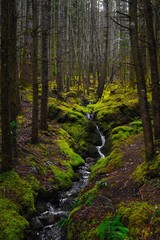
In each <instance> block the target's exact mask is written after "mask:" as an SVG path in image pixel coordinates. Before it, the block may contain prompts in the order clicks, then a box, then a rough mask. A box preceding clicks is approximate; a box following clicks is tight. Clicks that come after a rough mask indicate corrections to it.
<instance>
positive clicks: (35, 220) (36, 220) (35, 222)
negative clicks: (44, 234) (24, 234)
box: [31, 217, 43, 229]
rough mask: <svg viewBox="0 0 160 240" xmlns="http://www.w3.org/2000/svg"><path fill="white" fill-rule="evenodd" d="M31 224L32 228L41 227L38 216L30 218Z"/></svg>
mask: <svg viewBox="0 0 160 240" xmlns="http://www.w3.org/2000/svg"><path fill="white" fill-rule="evenodd" d="M31 225H32V227H33V229H41V228H43V224H42V223H41V221H40V219H39V217H34V218H32V220H31Z"/></svg>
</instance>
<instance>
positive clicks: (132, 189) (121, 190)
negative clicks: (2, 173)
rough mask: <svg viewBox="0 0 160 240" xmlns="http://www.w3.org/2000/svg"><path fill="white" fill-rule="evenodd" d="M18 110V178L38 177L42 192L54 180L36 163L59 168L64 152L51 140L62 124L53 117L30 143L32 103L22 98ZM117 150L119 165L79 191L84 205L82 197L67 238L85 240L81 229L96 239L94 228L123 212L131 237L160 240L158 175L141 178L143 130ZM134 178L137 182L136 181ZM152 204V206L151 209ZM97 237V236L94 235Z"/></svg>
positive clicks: (49, 173) (122, 143) (47, 170)
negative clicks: (119, 159) (120, 154)
mask: <svg viewBox="0 0 160 240" xmlns="http://www.w3.org/2000/svg"><path fill="white" fill-rule="evenodd" d="M21 114H22V116H23V117H22V118H20V121H19V122H20V126H19V129H18V135H17V139H18V150H19V157H18V159H17V162H15V166H14V171H15V172H17V173H18V174H19V175H20V176H21V177H22V178H25V177H27V176H28V175H32V176H34V177H35V178H36V179H38V181H40V183H41V184H42V186H43V187H44V188H45V190H46V192H52V190H53V185H54V184H56V183H55V179H54V178H53V172H51V170H50V169H49V168H48V167H47V166H46V168H45V167H44V168H41V167H40V166H42V165H44V159H46V160H45V163H46V165H47V164H48V163H49V164H50V162H51V163H52V162H54V164H56V166H57V167H62V166H61V164H60V160H65V158H66V156H65V155H64V154H63V153H62V152H60V151H59V149H58V147H57V145H56V144H55V141H56V140H57V139H59V136H58V130H59V129H60V128H61V124H59V123H57V122H56V121H51V122H50V123H49V131H48V132H40V134H39V140H40V143H39V144H38V145H33V144H31V140H30V139H31V102H30V101H26V99H24V101H23V102H22V106H21ZM118 149H119V150H120V151H121V153H122V156H123V157H122V161H123V163H122V164H121V166H120V167H118V168H117V167H116V168H115V169H113V168H112V169H111V170H109V171H106V172H105V171H102V172H100V173H98V174H96V175H95V176H94V177H93V179H91V181H89V183H88V185H87V186H86V187H85V188H84V189H83V190H82V192H81V193H80V199H81V200H82V196H83V195H85V194H87V196H88V203H87V204H86V202H85V204H84V203H83V200H82V201H81V206H78V207H79V208H78V210H77V211H74V212H73V214H72V216H71V220H70V224H69V226H68V238H67V239H69V240H70V239H75V240H83V239H85V237H83V236H82V233H83V232H84V235H85V234H87V232H88V233H89V235H88V237H87V240H89V239H95V238H94V237H95V232H94V230H95V229H97V226H98V225H99V223H101V222H103V220H104V219H106V218H108V217H109V216H113V215H117V214H118V215H122V216H123V215H124V216H125V217H124V218H123V223H124V225H126V226H127V227H128V228H129V229H131V236H133V238H132V239H134V240H146V239H147V240H159V239H160V227H159V224H160V212H159V210H158V211H157V208H158V207H157V206H158V205H160V179H159V176H152V175H148V176H145V179H143V178H144V176H143V172H144V171H146V169H143V162H144V141H143V134H142V133H139V134H137V135H133V136H130V138H129V140H128V139H125V140H124V141H120V142H119V145H118ZM51 153H52V154H51ZM138 166H142V167H140V169H139V172H138V171H137V172H138V175H135V176H134V174H133V173H134V172H135V170H136V169H137V167H138ZM139 174H142V176H140V175H139ZM156 174H157V173H156ZM137 176H138V178H139V179H140V180H139V179H138V180H137V179H136V178H137ZM95 185H96V186H98V188H97V187H96V191H92V190H93V189H94V188H95ZM97 189H98V190H97ZM90 193H91V194H90ZM85 201H86V199H85ZM123 206H124V207H123ZM150 206H153V207H152V208H150ZM124 209H125V210H124ZM84 223H85V224H84ZM72 225H73V226H74V230H73V228H72ZM70 231H72V233H70ZM70 234H71V235H72V237H70V236H71V235H70ZM73 235H74V237H73ZM134 235H135V236H136V237H134ZM96 236H97V235H96ZM97 239H99V238H98V236H97ZM104 239H105V238H104Z"/></svg>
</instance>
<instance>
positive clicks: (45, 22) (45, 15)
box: [40, 0, 50, 131]
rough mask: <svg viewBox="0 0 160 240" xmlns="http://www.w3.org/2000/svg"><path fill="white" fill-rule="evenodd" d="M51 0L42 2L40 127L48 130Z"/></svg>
mask: <svg viewBox="0 0 160 240" xmlns="http://www.w3.org/2000/svg"><path fill="white" fill-rule="evenodd" d="M49 2H50V1H49V0H45V1H43V2H42V97H41V115H40V129H42V130H44V131H46V130H47V110H48V73H49V72H48V66H49V64H48V60H49V57H48V46H49V29H48V26H49V25H50V24H49V21H50V19H49V10H50V6H49Z"/></svg>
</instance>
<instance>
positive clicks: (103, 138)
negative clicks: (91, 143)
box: [96, 125, 106, 158]
mask: <svg viewBox="0 0 160 240" xmlns="http://www.w3.org/2000/svg"><path fill="white" fill-rule="evenodd" d="M96 127H97V131H98V133H99V135H100V137H101V141H102V145H101V146H96V148H97V150H98V153H99V155H100V157H101V158H105V155H104V154H103V153H102V152H101V149H102V148H103V147H104V145H105V142H106V139H105V136H103V135H102V133H101V132H100V130H99V127H98V126H97V125H96Z"/></svg>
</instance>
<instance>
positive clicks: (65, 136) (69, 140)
mask: <svg viewBox="0 0 160 240" xmlns="http://www.w3.org/2000/svg"><path fill="white" fill-rule="evenodd" d="M58 134H59V137H60V139H61V140H65V141H66V142H67V143H68V144H69V146H70V147H72V146H74V145H75V144H76V143H75V140H74V139H73V137H71V135H69V133H68V132H66V131H65V130H64V129H63V128H60V129H59V131H58Z"/></svg>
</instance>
